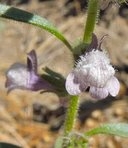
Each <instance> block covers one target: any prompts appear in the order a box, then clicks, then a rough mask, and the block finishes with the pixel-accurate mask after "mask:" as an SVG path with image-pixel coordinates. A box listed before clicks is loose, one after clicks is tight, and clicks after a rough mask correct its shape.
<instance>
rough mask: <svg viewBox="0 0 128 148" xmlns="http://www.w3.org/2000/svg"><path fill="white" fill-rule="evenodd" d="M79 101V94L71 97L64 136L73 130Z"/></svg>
mask: <svg viewBox="0 0 128 148" xmlns="http://www.w3.org/2000/svg"><path fill="white" fill-rule="evenodd" d="M78 101H79V97H78V96H71V97H70V100H69V106H68V110H67V115H66V119H65V124H64V136H66V137H67V136H68V135H69V133H70V132H72V130H73V127H74V124H75V119H76V116H77V111H78Z"/></svg>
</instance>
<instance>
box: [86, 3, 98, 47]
mask: <svg viewBox="0 0 128 148" xmlns="http://www.w3.org/2000/svg"><path fill="white" fill-rule="evenodd" d="M98 14H99V0H89V2H88V10H87V20H86V25H85V30H84V36H83V42H84V43H85V44H90V43H91V41H92V33H93V32H94V28H95V24H96V22H97V20H98Z"/></svg>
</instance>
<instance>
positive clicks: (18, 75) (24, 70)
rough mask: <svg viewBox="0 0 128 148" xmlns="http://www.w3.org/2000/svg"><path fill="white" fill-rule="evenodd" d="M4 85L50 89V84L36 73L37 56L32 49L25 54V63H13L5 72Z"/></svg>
mask: <svg viewBox="0 0 128 148" xmlns="http://www.w3.org/2000/svg"><path fill="white" fill-rule="evenodd" d="M5 87H6V88H7V89H8V92H10V91H11V90H13V89H27V90H32V91H38V90H42V89H44V90H51V89H52V86H51V85H50V84H49V83H48V82H47V81H46V80H44V79H43V78H41V77H40V76H39V75H38V74H37V56H36V53H35V51H34V50H32V51H30V52H29V53H28V54H27V65H24V64H21V63H14V64H13V65H11V67H10V68H9V69H8V71H7V73H6V83H5Z"/></svg>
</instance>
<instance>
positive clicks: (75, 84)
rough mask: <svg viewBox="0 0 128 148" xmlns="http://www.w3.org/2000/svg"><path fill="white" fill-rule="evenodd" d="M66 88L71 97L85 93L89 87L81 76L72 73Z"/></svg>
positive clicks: (67, 80)
mask: <svg viewBox="0 0 128 148" xmlns="http://www.w3.org/2000/svg"><path fill="white" fill-rule="evenodd" d="M65 87H66V90H67V91H68V93H69V94H70V95H78V94H79V93H81V92H84V91H85V90H86V89H87V87H88V86H87V85H86V83H84V81H83V78H82V76H81V75H77V74H75V72H72V73H70V74H69V75H68V76H67V79H66V84H65Z"/></svg>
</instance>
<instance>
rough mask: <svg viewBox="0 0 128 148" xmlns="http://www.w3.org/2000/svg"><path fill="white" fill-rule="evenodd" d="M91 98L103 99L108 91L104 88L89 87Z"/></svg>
mask: <svg viewBox="0 0 128 148" xmlns="http://www.w3.org/2000/svg"><path fill="white" fill-rule="evenodd" d="M89 92H90V94H91V96H92V97H93V98H96V99H104V98H106V97H107V96H108V90H107V89H106V88H97V87H93V86H92V87H90V90H89Z"/></svg>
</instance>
